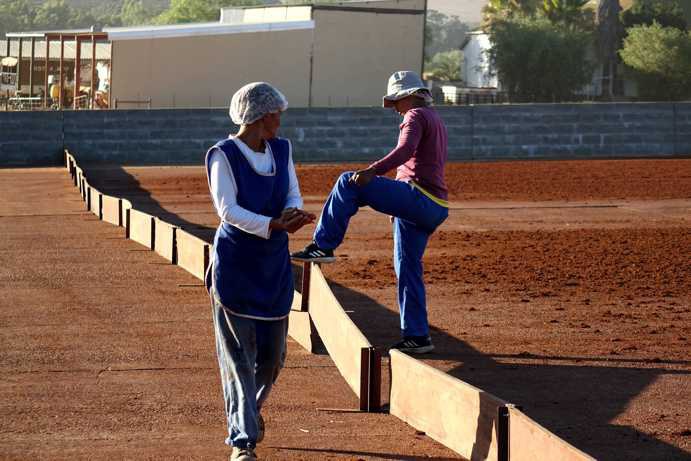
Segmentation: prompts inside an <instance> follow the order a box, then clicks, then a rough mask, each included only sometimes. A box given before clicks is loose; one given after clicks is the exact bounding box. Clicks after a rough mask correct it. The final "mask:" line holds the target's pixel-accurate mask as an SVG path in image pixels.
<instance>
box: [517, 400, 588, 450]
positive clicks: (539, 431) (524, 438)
mask: <svg viewBox="0 0 691 461" xmlns="http://www.w3.org/2000/svg"><path fill="white" fill-rule="evenodd" d="M508 414H509V461H534V460H536V459H554V460H559V461H595V458H593V457H592V456H590V455H588V454H586V453H584V452H582V451H581V450H579V449H578V448H576V447H574V446H573V445H571V444H569V443H568V442H566V441H565V440H562V439H560V438H559V437H557V436H556V435H554V434H552V433H551V432H550V431H548V430H547V429H545V428H544V427H542V426H540V425H539V424H538V423H536V422H535V421H533V420H532V419H530V418H529V417H528V416H527V415H526V414H525V413H523V412H522V411H520V410H519V409H518V408H516V407H515V406H513V405H509V406H508Z"/></svg>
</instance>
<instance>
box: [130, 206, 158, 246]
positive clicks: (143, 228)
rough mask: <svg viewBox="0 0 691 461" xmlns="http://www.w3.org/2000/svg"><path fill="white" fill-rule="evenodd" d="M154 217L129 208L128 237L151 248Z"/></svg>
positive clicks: (152, 244)
mask: <svg viewBox="0 0 691 461" xmlns="http://www.w3.org/2000/svg"><path fill="white" fill-rule="evenodd" d="M153 221H154V217H153V216H151V215H150V214H146V213H144V212H142V211H139V210H135V209H134V208H132V209H131V210H130V223H129V225H130V227H129V238H130V239H131V240H134V241H135V242H137V243H141V244H142V245H144V246H146V247H148V248H150V249H152V250H153V248H154V241H153V240H152V237H153V232H154V231H153V229H154V223H153Z"/></svg>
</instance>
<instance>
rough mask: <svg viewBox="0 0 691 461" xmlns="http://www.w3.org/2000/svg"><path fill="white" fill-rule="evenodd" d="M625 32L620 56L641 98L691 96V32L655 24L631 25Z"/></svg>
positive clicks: (672, 98)
mask: <svg viewBox="0 0 691 461" xmlns="http://www.w3.org/2000/svg"><path fill="white" fill-rule="evenodd" d="M628 32H629V33H628V36H627V37H626V38H625V39H624V47H623V48H622V50H621V51H620V52H619V54H620V55H621V57H622V60H623V61H624V63H625V64H626V65H627V66H628V67H629V68H631V69H632V70H633V73H634V76H635V77H636V80H637V82H638V87H639V88H638V89H639V93H640V94H641V96H643V97H644V98H646V99H653V100H656V99H657V100H659V99H665V100H679V99H684V98H688V97H691V33H689V32H686V31H682V30H679V29H678V28H675V27H663V26H662V25H660V24H658V23H657V22H654V23H653V24H652V25H650V26H648V25H639V26H634V27H632V28H630V29H629V31H628Z"/></svg>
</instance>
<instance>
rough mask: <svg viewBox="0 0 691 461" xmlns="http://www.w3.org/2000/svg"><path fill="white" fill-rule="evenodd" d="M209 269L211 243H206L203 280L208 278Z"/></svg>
mask: <svg viewBox="0 0 691 461" xmlns="http://www.w3.org/2000/svg"><path fill="white" fill-rule="evenodd" d="M208 269H209V245H204V272H203V274H204V275H203V276H202V282H204V281H205V279H206V271H207V270H208Z"/></svg>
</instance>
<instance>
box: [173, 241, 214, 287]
mask: <svg viewBox="0 0 691 461" xmlns="http://www.w3.org/2000/svg"><path fill="white" fill-rule="evenodd" d="M175 234H176V240H177V255H178V266H180V267H182V268H183V269H185V270H186V271H187V272H189V273H190V274H192V275H194V276H195V277H197V278H198V279H199V280H204V274H205V273H206V267H207V266H208V264H209V250H210V246H209V244H208V243H206V242H205V241H204V240H202V239H200V238H198V237H195V236H194V235H192V234H190V233H188V232H185V231H184V230H182V229H178V230H177V231H176V233H175Z"/></svg>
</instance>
